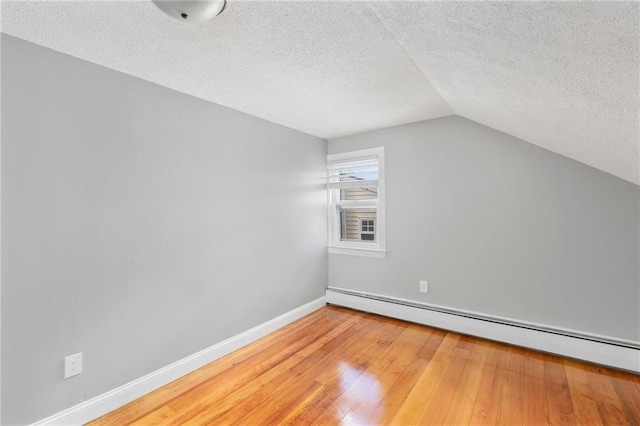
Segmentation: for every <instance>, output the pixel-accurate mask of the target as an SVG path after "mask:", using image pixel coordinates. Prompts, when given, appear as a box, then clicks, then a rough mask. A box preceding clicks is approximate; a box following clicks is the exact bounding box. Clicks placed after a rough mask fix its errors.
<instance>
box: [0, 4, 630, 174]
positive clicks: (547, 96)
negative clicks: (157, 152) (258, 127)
mask: <svg viewBox="0 0 640 426" xmlns="http://www.w3.org/2000/svg"><path fill="white" fill-rule="evenodd" d="M2 31H3V32H5V33H7V34H10V35H14V36H16V37H20V38H23V39H26V40H29V41H32V42H34V43H37V44H41V45H43V46H46V47H50V48H52V49H55V50H58V51H61V52H64V53H68V54H70V55H73V56H76V57H78V58H82V59H85V60H87V61H91V62H94V63H97V64H100V65H104V66H106V67H109V68H113V69H116V70H119V71H122V72H125V73H128V74H131V75H134V76H137V77H140V78H143V79H146V80H150V81H153V82H155V83H158V84H161V85H163V86H167V87H170V88H173V89H175V90H179V91H181V92H184V93H188V94H191V95H194V96H197V97H200V98H203V99H206V100H209V101H212V102H216V103H219V104H222V105H226V106H228V107H231V108H234V109H237V110H240V111H243V112H246V113H249V114H253V115H256V116H259V117H262V118H265V119H267V120H270V121H274V122H277V123H281V124H283V125H286V126H289V127H292V128H295V129H298V130H301V131H304V132H307V133H310V134H313V135H317V136H320V137H323V138H328V139H330V138H335V137H339V136H343V135H347V134H352V133H358V132H363V131H367V130H372V129H377V128H382V127H388V126H393V125H398V124H404V123H409V122H414V121H419V120H425V119H430V118H436V117H442V116H446V115H450V114H458V115H461V116H464V117H467V118H469V119H471V120H474V121H477V122H479V123H482V124H484V125H486V126H489V127H492V128H495V129H497V130H500V131H502V132H505V133H508V134H511V135H513V136H516V137H518V138H521V139H524V140H526V141H528V142H530V143H533V144H536V145H538V146H541V147H543V148H546V149H549V150H551V151H554V152H557V153H559V154H562V155H565V156H567V157H570V158H573V159H575V160H578V161H581V162H583V163H586V164H588V165H591V166H593V167H596V168H598V169H601V170H604V171H606V172H608V173H611V174H613V175H616V176H619V177H621V178H623V179H626V180H628V181H631V182H634V183H636V184H639V183H640V171H639V166H640V164H639V156H640V149H639V144H640V135H639V117H638V115H639V112H640V101H639V98H640V91H639V90H640V86H639V73H640V71H639V70H640V59H639V57H640V48H639V45H640V3H638V2H453V1H452V2H442V1H439V2H430V1H425V2H413V1H412V2H404V1H378V2H342V1H332V2H319V1H259V2H249V1H242V0H236V1H234V0H229V5H228V7H227V10H225V11H224V13H223V14H222V15H220V16H218V17H217V18H215V19H214V20H213V21H212V22H211V23H209V24H205V25H201V26H189V25H186V24H184V23H181V22H177V21H174V20H172V19H171V18H169V17H168V16H166V15H164V14H163V13H161V12H160V11H159V10H158V9H157V8H156V7H155V6H154V5H153V4H152V3H151V2H150V1H106V2H99V1H80V2H75V1H73V2H69V1H56V2H48V1H27V2H17V1H6V0H5V1H3V4H2ZM443 143H446V141H443Z"/></svg>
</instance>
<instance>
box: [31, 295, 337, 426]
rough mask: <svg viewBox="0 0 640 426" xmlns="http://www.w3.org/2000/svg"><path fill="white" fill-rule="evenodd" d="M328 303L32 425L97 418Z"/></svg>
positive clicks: (267, 324) (305, 307)
mask: <svg viewBox="0 0 640 426" xmlns="http://www.w3.org/2000/svg"><path fill="white" fill-rule="evenodd" d="M325 305H326V302H325V298H324V297H320V298H318V299H316V300H313V301H311V302H309V303H307V304H305V305H302V306H300V307H298V308H296V309H293V310H291V311H289V312H287V313H285V314H283V315H280V316H279V317H277V318H274V319H272V320H269V321H267V322H265V323H263V324H260V325H258V326H256V327H253V328H252V329H250V330H247V331H245V332H243V333H240V334H238V335H236V336H233V337H231V338H229V339H227V340H224V341H222V342H220V343H217V344H215V345H213V346H211V347H209V348H206V349H203V350H201V351H200V352H197V353H195V354H193V355H191V356H188V357H186V358H183V359H181V360H179V361H176V362H174V363H173V364H170V365H167V366H166V367H163V368H161V369H159V370H156V371H154V372H152V373H149V374H147V375H146V376H143V377H140V378H139V379H136V380H134V381H132V382H129V383H127V384H125V385H122V386H120V387H118V388H116V389H113V390H111V391H109V392H106V393H104V394H102V395H98V396H97V397H95V398H91V399H89V400H87V401H85V402H82V403H80V404H78V405H75V406H73V407H71V408H68V409H66V410H64V411H61V412H59V413H57V414H54V415H53V416H50V417H47V418H46V419H43V420H40V421H38V422H36V423H34V424H33V426H41V425H82V424H84V423H87V422H89V421H91V420H94V419H97V418H98V417H100V416H103V415H105V414H107V413H109V412H111V411H113V410H115V409H117V408H119V407H122V406H123V405H125V404H128V403H129V402H131V401H133V400H135V399H137V398H139V397H141V396H143V395H145V394H147V393H149V392H151V391H154V390H156V389H158V388H160V387H162V386H164V385H166V384H168V383H171V382H172V381H174V380H176V379H178V378H180V377H182V376H184V375H186V374H188V373H191V372H192V371H195V370H197V369H198V368H201V367H203V366H205V365H207V364H209V363H210V362H212V361H215V360H216V359H219V358H221V357H223V356H225V355H227V354H230V353H231V352H233V351H235V350H237V349H240V348H241V347H243V346H246V345H248V344H249V343H252V342H255V341H256V340H258V339H260V338H262V337H264V336H266V335H267V334H269V333H272V332H274V331H276V330H278V329H280V328H282V327H284V326H285V325H287V324H290V323H292V322H294V321H296V320H298V319H300V318H302V317H303V316H305V315H307V314H310V313H311V312H314V311H316V310H318V309H320V308H322V307H323V306H325Z"/></svg>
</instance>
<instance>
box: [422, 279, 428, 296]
mask: <svg viewBox="0 0 640 426" xmlns="http://www.w3.org/2000/svg"><path fill="white" fill-rule="evenodd" d="M420 292H421V293H428V292H429V282H428V281H420Z"/></svg>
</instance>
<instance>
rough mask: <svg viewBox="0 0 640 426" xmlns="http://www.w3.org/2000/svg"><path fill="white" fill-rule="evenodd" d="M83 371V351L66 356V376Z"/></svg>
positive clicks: (66, 377)
mask: <svg viewBox="0 0 640 426" xmlns="http://www.w3.org/2000/svg"><path fill="white" fill-rule="evenodd" d="M80 373H82V352H81V353H78V354H75V355H69V356H68V357H65V358H64V378H65V379H68V378H69V377H73V376H75V375H78V374H80Z"/></svg>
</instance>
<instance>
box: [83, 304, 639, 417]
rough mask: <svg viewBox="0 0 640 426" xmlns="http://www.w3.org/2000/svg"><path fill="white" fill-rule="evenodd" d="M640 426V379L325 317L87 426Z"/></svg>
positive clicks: (354, 315) (349, 317) (324, 313)
mask: <svg viewBox="0 0 640 426" xmlns="http://www.w3.org/2000/svg"><path fill="white" fill-rule="evenodd" d="M156 424H162V425H226V424H238V425H274V424H278V425H337V424H350V425H410V424H425V425H440V424H447V425H466V424H473V425H483V424H501V425H547V424H553V425H556V424H558V425H564V424H571V425H573V424H582V425H598V424H603V425H640V376H639V375H635V374H630V373H625V372H621V371H617V370H613V369H608V368H604V367H600V366H597V365H593V364H587V363H583V362H579V361H575V360H569V359H563V358H560V357H556V356H552V355H547V354H542V353H539V352H534V351H530V350H526V349H522V348H518V347H514V346H509V345H504V344H500V343H495V342H490V341H487V340H482V339H477V338H473V337H469V336H463V335H460V334H456V333H449V332H446V331H443V330H439V329H434V328H430V327H425V326H421V325H417V324H411V323H406V322H403V321H398V320H394V319H389V318H384V317H380V316H377V315H372V314H367V313H363V312H357V311H352V310H349V309H343V308H338V307H332V306H327V307H325V308H322V309H320V310H319V311H316V312H314V313H313V314H311V315H308V316H306V317H304V318H302V319H301V320H299V321H297V322H295V323H293V324H290V325H289V326H287V327H285V328H283V329H281V330H279V331H277V332H275V333H273V334H271V335H269V336H267V337H265V338H263V339H261V340H259V341H258V342H255V343H253V344H251V345H249V346H247V347H244V348H242V349H240V350H238V351H236V352H234V353H232V354H230V355H228V356H226V357H224V358H221V359H219V360H218V361H215V362H213V363H211V364H209V365H207V366H205V367H203V368H201V369H199V370H197V371H195V372H193V373H191V374H189V375H187V376H185V377H183V378H181V379H178V380H176V381H175V382H173V383H170V384H168V385H167V386H165V387H163V388H160V389H158V390H156V391H154V392H152V393H150V394H148V395H146V396H144V397H142V398H140V399H138V400H136V401H133V402H131V403H130V404H128V405H126V406H124V407H122V408H120V409H118V410H116V411H114V412H112V413H109V414H107V415H105V416H103V417H101V418H99V419H97V420H95V421H93V422H91V423H90V425H94V426H97V425H156Z"/></svg>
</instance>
